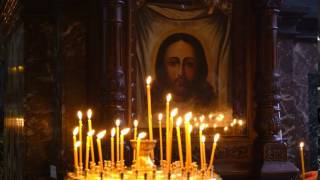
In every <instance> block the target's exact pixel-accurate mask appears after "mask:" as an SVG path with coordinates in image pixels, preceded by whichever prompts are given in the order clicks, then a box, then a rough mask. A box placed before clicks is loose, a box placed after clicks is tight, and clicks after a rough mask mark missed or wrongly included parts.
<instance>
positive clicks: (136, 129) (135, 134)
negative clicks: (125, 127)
mask: <svg viewBox="0 0 320 180" xmlns="http://www.w3.org/2000/svg"><path fill="white" fill-rule="evenodd" d="M138 124H139V122H138V120H134V121H133V126H134V133H133V139H134V140H137V135H138ZM133 160H136V149H133Z"/></svg>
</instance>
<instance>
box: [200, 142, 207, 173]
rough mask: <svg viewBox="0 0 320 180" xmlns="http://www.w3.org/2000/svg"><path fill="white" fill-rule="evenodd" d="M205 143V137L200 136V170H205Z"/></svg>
mask: <svg viewBox="0 0 320 180" xmlns="http://www.w3.org/2000/svg"><path fill="white" fill-rule="evenodd" d="M205 142H206V137H205V136H202V137H201V146H202V153H201V154H202V164H201V169H205V167H206V164H207V162H206V150H205V148H206V147H205Z"/></svg>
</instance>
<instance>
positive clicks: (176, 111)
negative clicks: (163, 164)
mask: <svg viewBox="0 0 320 180" xmlns="http://www.w3.org/2000/svg"><path fill="white" fill-rule="evenodd" d="M177 114H178V109H177V108H174V109H173V110H172V111H171V113H170V124H169V144H168V145H169V153H168V154H169V156H168V158H169V160H167V161H168V165H170V164H171V159H172V134H173V118H174V117H175V116H176V115H177Z"/></svg>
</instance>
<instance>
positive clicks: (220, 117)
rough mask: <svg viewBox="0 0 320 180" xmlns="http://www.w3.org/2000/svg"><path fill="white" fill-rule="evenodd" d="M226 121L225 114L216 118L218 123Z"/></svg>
mask: <svg viewBox="0 0 320 180" xmlns="http://www.w3.org/2000/svg"><path fill="white" fill-rule="evenodd" d="M223 119H224V115H223V114H219V115H218V116H217V117H216V120H217V121H223Z"/></svg>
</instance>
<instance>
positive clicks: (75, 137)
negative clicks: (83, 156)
mask: <svg viewBox="0 0 320 180" xmlns="http://www.w3.org/2000/svg"><path fill="white" fill-rule="evenodd" d="M78 132H79V127H78V126H77V127H76V128H74V129H73V133H72V134H73V148H74V151H73V157H74V158H73V160H74V168H78V153H77V149H76V143H77V135H78Z"/></svg>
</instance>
